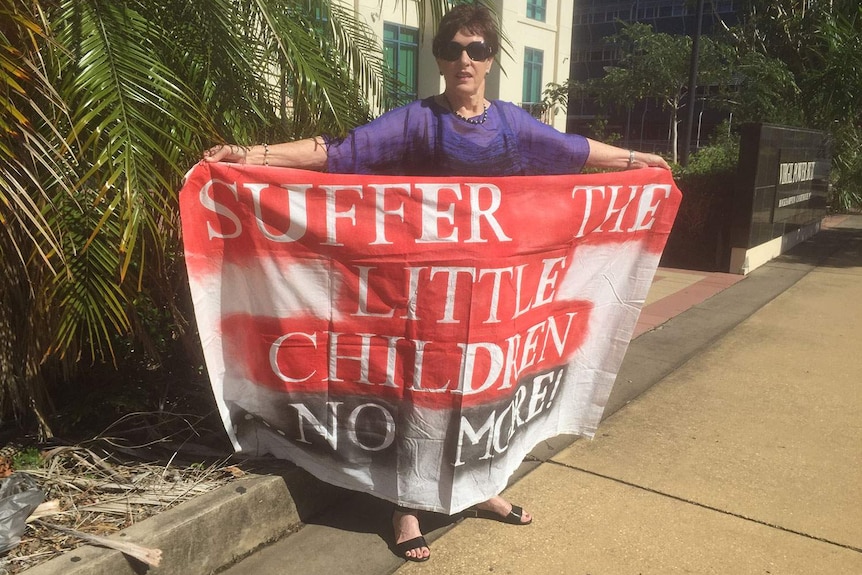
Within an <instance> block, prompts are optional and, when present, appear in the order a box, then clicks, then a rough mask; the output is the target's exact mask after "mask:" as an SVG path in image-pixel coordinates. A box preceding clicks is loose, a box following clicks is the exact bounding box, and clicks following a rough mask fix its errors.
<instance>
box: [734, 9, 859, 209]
mask: <svg viewBox="0 0 862 575" xmlns="http://www.w3.org/2000/svg"><path fill="white" fill-rule="evenodd" d="M732 34H733V38H734V40H735V42H736V43H737V45H738V47H739V50H740V51H748V52H752V53H757V54H760V55H762V57H764V58H768V59H772V60H778V61H780V62H781V63H782V65H783V66H784V69H785V70H786V73H787V74H789V75H790V76H791V77H792V79H793V84H794V85H795V86H797V87H798V92H797V94H796V96H797V97H796V98H794V100H793V101H792V103H791V104H789V105H788V106H786V107H788V108H792V109H794V110H796V111H797V114H796V116H795V118H791V120H790V123H798V124H801V125H804V126H806V127H811V128H816V129H820V130H824V131H826V132H828V133H829V134H830V136H831V138H832V142H833V171H832V179H833V183H834V187H835V190H836V197H835V199H834V204H835V206H836V207H838V208H840V209H846V208H850V207H852V206H859V205H862V152H860V142H862V106H859V97H858V94H859V93H860V91H862V40H860V38H862V6H860V5H859V3H858V1H857V0H829V1H821V2H811V1H803V0H778V1H775V0H752V1H751V10H750V13H749V14H748V16H747V18H746V19H745V20H744V22H743V23H742V25H741V26H739V27H738V28H737V29H735V30H733V31H732ZM785 101H786V100H785ZM794 120H795V121H794Z"/></svg>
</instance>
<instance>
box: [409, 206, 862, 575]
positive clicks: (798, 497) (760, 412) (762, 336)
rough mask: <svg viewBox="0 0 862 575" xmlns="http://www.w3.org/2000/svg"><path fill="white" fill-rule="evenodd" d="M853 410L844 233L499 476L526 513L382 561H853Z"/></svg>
mask: <svg viewBox="0 0 862 575" xmlns="http://www.w3.org/2000/svg"><path fill="white" fill-rule="evenodd" d="M854 223H859V221H858V220H854V221H851V222H848V223H847V225H852V224H854ZM786 263H788V265H793V264H792V263H789V262H786ZM774 265H783V263H776V264H774ZM860 413H862V242H860V237H859V236H858V235H857V236H855V237H854V238H850V237H848V241H847V243H846V245H845V246H843V247H842V248H841V249H839V250H838V251H837V252H835V253H834V254H832V256H831V257H829V258H828V259H827V260H825V261H823V262H821V263H819V265H817V267H816V268H815V269H814V270H813V271H811V272H810V273H809V274H807V275H806V276H805V277H803V278H802V279H801V280H800V281H799V282H798V283H796V284H795V285H794V286H792V287H791V288H790V289H788V290H787V291H786V292H784V293H783V294H781V295H779V296H778V297H777V298H776V299H775V300H774V301H772V302H770V303H769V304H767V305H766V306H765V307H763V308H762V309H761V310H759V311H758V312H756V313H755V314H754V315H752V316H751V317H750V318H749V319H747V320H746V321H744V322H743V323H742V324H740V325H739V326H737V327H736V328H735V329H733V330H732V331H731V332H730V333H728V334H727V335H726V336H725V337H723V338H722V339H721V340H720V341H719V342H717V344H716V345H714V346H712V347H711V348H710V349H708V350H707V351H705V352H704V353H702V354H700V355H698V356H697V357H695V358H693V359H692V360H691V361H689V362H688V363H686V364H685V365H684V366H683V367H681V368H680V369H677V370H676V371H674V372H673V373H672V374H671V375H670V376H668V377H667V378H665V379H664V380H663V381H662V382H661V383H660V384H658V385H657V386H655V387H653V388H652V389H650V390H649V391H648V392H647V393H645V394H644V395H643V396H641V397H640V398H639V399H637V400H636V401H634V402H632V403H631V404H629V405H628V406H627V407H626V408H625V409H622V410H621V411H619V412H618V413H617V414H616V415H614V416H613V417H611V418H610V419H608V420H607V421H605V422H604V423H603V424H602V426H601V427H600V434H599V436H597V437H596V439H595V440H593V441H577V442H575V443H574V444H572V445H571V446H570V447H568V448H566V449H565V450H563V451H562V452H561V453H559V454H558V455H555V456H554V457H552V458H551V459H550V461H548V462H546V463H544V464H542V465H540V466H539V467H538V469H536V470H535V471H533V472H532V473H530V474H529V475H528V476H527V477H525V478H523V479H522V480H520V481H519V482H517V484H515V485H514V486H513V487H511V488H510V489H509V490H508V492H507V496H508V497H509V498H510V499H511V500H513V501H517V502H518V503H521V504H523V505H524V506H525V507H527V508H529V509H530V510H531V511H532V512H533V514H534V515H535V516H536V520H535V521H534V524H533V525H531V526H529V527H525V528H512V527H507V526H504V525H501V524H494V523H489V522H480V521H475V520H469V521H464V522H462V523H461V524H459V525H458V526H457V527H456V528H455V529H453V530H451V531H449V532H448V533H446V534H445V535H444V536H443V537H441V538H440V539H439V540H437V541H435V542H434V545H433V547H432V559H431V562H429V564H428V565H427V567H426V565H405V566H404V567H403V568H401V569H399V570H398V571H397V573H398V574H399V575H406V574H412V573H418V572H421V571H427V572H429V573H435V574H437V573H440V574H446V573H452V574H454V573H458V574H469V573H476V574H478V573H496V574H499V573H528V572H529V573H548V574H558V573H559V574H569V573H571V574H593V575H596V574H618V573H632V574H644V575H645V574H648V573H655V574H671V573H715V574H734V575H742V574H749V573H750V574H780V573H794V574H805V575H812V574H817V573H823V574H828V575H837V574H844V573H846V574H848V575H850V574H856V575H858V574H860V573H862V419H860ZM432 563H433V567H431V564H432Z"/></svg>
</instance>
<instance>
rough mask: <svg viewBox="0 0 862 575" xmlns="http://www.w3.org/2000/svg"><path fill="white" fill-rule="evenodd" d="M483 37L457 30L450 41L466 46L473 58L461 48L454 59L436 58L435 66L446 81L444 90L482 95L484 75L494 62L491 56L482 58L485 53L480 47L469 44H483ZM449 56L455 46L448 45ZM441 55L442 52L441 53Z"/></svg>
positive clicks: (452, 55)
mask: <svg viewBox="0 0 862 575" xmlns="http://www.w3.org/2000/svg"><path fill="white" fill-rule="evenodd" d="M484 41H485V40H484V38H482V36H477V35H475V34H471V33H469V32H467V31H465V30H459V31H458V33H457V34H455V37H454V38H452V42H454V43H456V44H459V45H460V46H461V47H462V48H468V47H469V52H472V54H473V57H474V58H478V59H477V60H474V59H473V58H471V57H470V54H469V53H468V50H466V49H462V50H461V51H460V54H458V57H457V59H456V60H454V61H450V60H448V59H446V58H443V57H438V58H437V66H438V67H439V68H440V72H442V74H443V79H444V80H445V81H446V90H447V91H450V90H454V91H455V92H460V93H463V94H464V95H470V96H472V95H474V94H479V95H482V96H483V97H484V91H485V75H486V74H487V73H488V72H489V71H490V70H491V64H493V62H494V57H493V56H488V57H487V58H484V59H482V58H483V57H484V56H485V54H483V53H482V50H481V47H480V46H476V45H473V46H471V44H474V43H481V44H484ZM450 51H451V56H450V57H454V55H455V53H456V52H457V51H458V50H457V47H454V46H452V47H450ZM441 56H442V54H441Z"/></svg>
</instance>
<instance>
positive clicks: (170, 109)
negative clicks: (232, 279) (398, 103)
mask: <svg viewBox="0 0 862 575" xmlns="http://www.w3.org/2000/svg"><path fill="white" fill-rule="evenodd" d="M426 4H427V8H430V14H429V15H431V16H434V17H436V16H439V14H440V13H441V12H442V11H443V9H444V7H445V5H446V2H445V1H444V0H425V1H424V2H422V3H421V5H422V7H423V10H422V16H423V17H425V16H424V15H425V13H426V12H427V8H426ZM339 6H340V4H338V3H333V2H329V1H327V0H208V1H207V2H192V1H190V0H160V1H156V0H53V1H46V0H42V1H39V0H0V222H2V232H0V266H2V273H0V417H3V418H6V419H8V418H9V417H10V416H23V415H28V414H29V415H35V417H36V418H37V420H38V423H39V425H40V427H41V429H42V431H43V432H44V433H46V434H50V425H49V422H48V417H47V415H46V414H47V413H49V412H50V410H51V404H50V394H49V393H48V391H47V390H48V389H49V388H50V384H51V382H57V381H63V380H65V379H67V378H68V376H69V374H70V373H71V372H73V371H74V369H75V367H76V366H77V365H79V363H80V362H92V361H101V360H112V359H114V358H115V357H116V355H117V354H116V342H117V341H118V337H124V336H127V335H128V334H131V335H132V336H133V337H134V338H136V339H137V340H138V341H139V342H141V343H143V344H144V345H147V344H148V342H149V347H150V348H151V349H152V350H153V352H154V353H155V351H156V347H157V346H155V345H153V344H152V341H151V338H148V336H147V334H148V329H147V328H148V326H147V325H146V324H147V318H146V317H144V316H148V315H151V314H152V313H154V311H153V310H155V313H157V314H159V316H160V317H168V318H170V321H169V323H170V326H171V328H172V329H174V330H176V331H177V332H178V333H179V334H180V335H181V336H186V337H188V336H189V334H190V333H192V331H193V330H190V329H189V328H188V325H189V322H188V313H187V311H186V308H185V307H184V306H183V305H182V303H179V304H178V303H177V302H176V297H175V296H176V294H177V293H178V292H181V291H182V289H181V288H180V287H179V286H181V285H182V284H183V277H184V276H183V265H182V260H181V257H180V253H181V247H180V246H181V242H180V236H179V221H178V210H177V198H176V190H178V188H179V187H180V184H181V179H182V175H183V174H184V173H185V171H186V170H187V169H188V168H189V167H190V166H191V165H193V164H194V163H195V162H196V161H197V159H198V157H199V154H200V151H201V150H202V149H204V148H206V147H208V146H209V145H211V144H212V143H213V142H215V141H219V140H222V141H232V142H250V143H253V142H263V141H277V140H282V139H289V138H296V137H301V136H307V135H311V134H315V133H321V132H328V133H336V134H337V133H341V132H344V131H345V130H347V129H349V128H350V127H352V126H354V125H356V124H359V123H361V122H364V121H366V120H367V119H368V118H369V116H370V113H371V110H372V109H375V108H376V107H377V106H380V105H384V104H385V102H383V101H382V98H383V97H384V96H383V94H384V93H385V91H384V90H383V89H382V84H381V77H382V74H381V66H382V62H381V60H380V49H379V46H378V43H377V40H376V39H375V38H374V37H373V34H371V33H370V31H369V30H368V29H367V28H366V27H365V26H364V25H363V24H362V23H361V22H359V21H357V19H356V18H355V17H354V16H353V14H352V13H351V12H349V11H344V10H342V9H341V8H339ZM149 327H151V326H149Z"/></svg>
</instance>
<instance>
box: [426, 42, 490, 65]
mask: <svg viewBox="0 0 862 575" xmlns="http://www.w3.org/2000/svg"><path fill="white" fill-rule="evenodd" d="M464 50H466V51H467V55H468V56H470V59H471V60H473V61H474V62H483V61H485V60H487V59H488V58H490V57H491V56H492V55H493V53H494V52H493V50H491V48H489V47H488V45H487V44H485V43H484V42H470V43H469V44H467V45H466V46H462V45H461V44H459V43H458V42H454V41H453V42H449V43H448V44H446V45H445V46H443V47H442V48H441V49H440V54H439V56H440V58H442V59H444V60H446V61H448V62H454V61H455V60H458V59H459V58H460V57H461V52H463V51H464Z"/></svg>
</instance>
